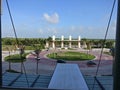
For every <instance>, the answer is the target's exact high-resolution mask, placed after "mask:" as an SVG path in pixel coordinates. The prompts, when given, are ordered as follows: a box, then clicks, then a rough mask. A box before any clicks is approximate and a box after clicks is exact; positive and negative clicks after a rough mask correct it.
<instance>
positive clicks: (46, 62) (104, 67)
mask: <svg viewBox="0 0 120 90" xmlns="http://www.w3.org/2000/svg"><path fill="white" fill-rule="evenodd" d="M50 52H55V51H53V50H49V51H42V52H41V53H40V55H39V56H40V61H39V62H38V64H39V66H38V73H39V74H53V72H54V69H55V66H56V64H57V62H56V60H53V59H48V58H47V57H46V54H48V53H50ZM82 52H86V51H82ZM17 53H18V52H17ZM90 54H93V55H95V56H96V58H95V59H94V60H93V61H94V62H95V63H96V64H98V62H99V57H100V51H98V50H93V51H91V52H90ZM6 55H8V52H7V51H6V52H2V56H3V58H2V61H3V62H2V64H3V65H2V67H3V72H5V70H7V69H8V62H5V61H4V57H5V56H6ZM112 59H113V58H112V56H110V55H106V54H103V55H102V58H101V63H100V67H99V72H98V75H111V74H112V63H113V60H112ZM67 63H77V64H78V65H79V67H80V70H81V72H82V73H83V74H84V75H95V73H96V69H97V65H94V66H88V65H87V64H86V63H87V61H67ZM11 66H12V69H14V70H17V71H19V72H20V71H21V64H20V63H12V65H11ZM24 66H25V69H26V72H27V73H31V74H36V60H35V57H34V56H33V55H31V54H29V56H28V57H27V60H26V61H25V62H24Z"/></svg>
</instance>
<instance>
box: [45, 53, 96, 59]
mask: <svg viewBox="0 0 120 90" xmlns="http://www.w3.org/2000/svg"><path fill="white" fill-rule="evenodd" d="M47 57H48V58H52V59H57V60H60V59H62V60H66V61H83V60H92V59H94V58H95V56H94V55H91V54H86V53H81V52H70V51H66V52H57V53H50V54H48V55H47Z"/></svg>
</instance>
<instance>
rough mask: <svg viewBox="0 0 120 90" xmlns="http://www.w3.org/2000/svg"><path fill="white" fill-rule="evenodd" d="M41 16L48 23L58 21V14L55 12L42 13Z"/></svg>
mask: <svg viewBox="0 0 120 90" xmlns="http://www.w3.org/2000/svg"><path fill="white" fill-rule="evenodd" d="M43 18H44V19H45V20H46V21H47V22H48V23H52V24H56V23H58V22H59V15H58V14H57V13H53V14H52V15H48V14H47V13H44V14H43Z"/></svg>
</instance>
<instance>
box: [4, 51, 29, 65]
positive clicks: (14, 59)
mask: <svg viewBox="0 0 120 90" xmlns="http://www.w3.org/2000/svg"><path fill="white" fill-rule="evenodd" d="M27 54H28V53H25V54H23V55H22V58H21V56H20V54H15V55H10V56H7V57H5V61H8V62H9V61H10V62H12V63H19V62H21V61H23V62H24V61H26V55H27Z"/></svg>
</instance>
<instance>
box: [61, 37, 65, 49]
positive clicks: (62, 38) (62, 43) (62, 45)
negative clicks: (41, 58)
mask: <svg viewBox="0 0 120 90" xmlns="http://www.w3.org/2000/svg"><path fill="white" fill-rule="evenodd" d="M61 48H64V36H63V35H62V36H61Z"/></svg>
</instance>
